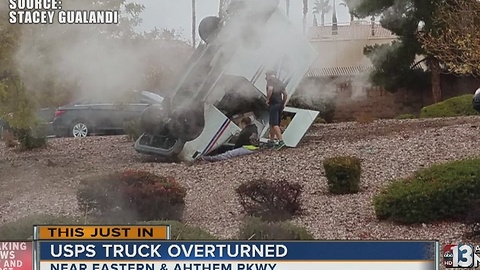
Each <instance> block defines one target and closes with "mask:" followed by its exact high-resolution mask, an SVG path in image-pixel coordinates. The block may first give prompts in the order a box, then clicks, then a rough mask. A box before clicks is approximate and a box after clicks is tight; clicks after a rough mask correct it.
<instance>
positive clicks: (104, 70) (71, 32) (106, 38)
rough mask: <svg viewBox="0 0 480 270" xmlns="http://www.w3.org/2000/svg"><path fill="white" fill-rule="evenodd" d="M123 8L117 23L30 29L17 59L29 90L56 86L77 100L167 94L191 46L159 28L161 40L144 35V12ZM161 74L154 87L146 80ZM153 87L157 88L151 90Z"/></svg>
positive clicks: (67, 4)
mask: <svg viewBox="0 0 480 270" xmlns="http://www.w3.org/2000/svg"><path fill="white" fill-rule="evenodd" d="M117 2H118V3H120V2H121V1H117ZM63 3H64V4H63V6H62V8H63V10H94V9H102V7H101V6H98V3H97V4H93V3H92V2H90V1H63ZM119 7H120V8H121V10H120V11H121V13H120V14H121V15H120V22H119V24H118V25H86V24H84V25H74V24H66V25H65V24H58V23H55V24H51V25H34V26H28V27H26V28H25V29H24V32H23V35H22V38H21V40H20V47H19V49H18V51H17V54H16V61H17V65H18V67H19V69H20V72H21V76H22V79H23V81H24V82H25V84H26V86H27V88H28V89H29V90H33V91H40V90H42V89H45V88H48V87H53V88H55V89H56V90H57V94H59V93H58V92H59V91H73V92H74V96H73V98H84V97H91V96H95V97H98V96H99V95H100V96H102V97H105V98H106V97H108V98H109V99H112V97H114V98H116V97H121V95H122V94H123V93H125V92H126V91H131V90H134V89H137V90H152V91H157V92H158V91H162V90H163V91H166V88H167V87H168V78H169V77H171V75H172V73H175V72H176V70H177V69H178V67H179V65H180V64H182V62H183V60H182V59H186V57H188V55H189V54H190V53H191V51H190V48H189V47H188V46H187V44H186V43H184V42H180V41H176V40H174V37H173V36H170V37H169V38H171V40H165V39H166V37H165V34H164V35H162V33H161V32H160V31H158V30H157V32H156V33H153V34H157V36H161V38H156V39H146V38H144V37H142V36H140V35H139V34H137V33H135V31H134V30H133V29H134V27H135V26H136V25H138V24H139V23H140V22H141V20H140V19H139V18H140V13H141V10H142V9H141V8H140V7H139V6H135V5H133V4H124V5H119ZM127 8H130V9H128V10H127ZM127 11H128V12H127ZM153 34H152V35H153ZM167 34H169V33H167ZM167 38H168V37H167ZM156 73H160V74H156ZM160 75H161V76H163V77H162V78H157V79H156V80H157V81H156V82H154V83H152V78H148V76H150V77H152V76H153V77H155V76H156V77H158V76H160ZM152 87H155V89H149V88H152ZM146 88H148V89H146Z"/></svg>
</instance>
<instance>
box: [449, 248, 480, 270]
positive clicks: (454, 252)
mask: <svg viewBox="0 0 480 270" xmlns="http://www.w3.org/2000/svg"><path fill="white" fill-rule="evenodd" d="M479 255H480V246H479V245H476V246H475V247H474V246H472V245H462V244H459V245H446V246H445V247H444V248H443V265H444V266H445V267H446V268H471V267H475V268H478V266H479V264H480V256H479Z"/></svg>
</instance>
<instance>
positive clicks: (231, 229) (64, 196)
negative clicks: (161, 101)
mask: <svg viewBox="0 0 480 270" xmlns="http://www.w3.org/2000/svg"><path fill="white" fill-rule="evenodd" d="M478 127H480V118H478V117H477V116H468V117H453V118H437V119H409V120H376V121H374V122H372V123H358V122H345V123H334V124H315V125H314V126H312V128H311V129H310V131H309V132H308V133H307V135H306V136H305V138H304V139H303V141H302V143H301V145H299V146H298V147H296V148H288V149H286V150H284V151H273V150H264V151H263V152H260V153H257V154H255V155H251V156H246V157H240V158H237V159H232V160H228V161H223V162H218V163H198V164H194V165H190V166H189V165H187V164H177V163H163V162H160V161H156V160H155V159H153V158H151V157H147V156H143V155H140V154H137V153H136V152H135V151H134V149H133V147H132V145H133V142H132V141H129V140H128V138H127V136H109V137H95V136H93V137H87V138H82V139H79V138H54V139H50V140H49V142H48V146H47V147H46V148H40V149H35V150H31V151H21V150H18V149H16V148H7V147H6V146H5V145H4V144H1V145H0V152H1V153H2V155H0V171H1V172H2V174H1V181H0V184H1V188H0V192H1V194H0V209H1V210H0V211H1V212H0V217H1V224H2V225H4V224H7V223H9V222H13V221H15V220H16V219H18V218H21V217H25V216H28V215H32V214H36V213H45V214H55V215H68V216H82V213H81V211H79V210H78V205H77V200H76V188H77V186H78V183H79V181H80V180H81V179H82V178H86V177H89V176H92V175H95V174H101V173H105V172H107V173H109V172H115V171H122V170H125V169H142V170H147V171H150V172H153V173H155V174H157V175H162V176H173V177H174V178H175V179H176V180H178V181H179V182H180V184H182V185H183V186H184V187H186V189H187V195H186V197H185V204H186V208H185V211H184V217H183V222H185V223H188V224H190V225H195V226H199V227H201V228H203V229H205V230H206V231H208V232H210V233H211V234H213V235H215V236H217V237H219V238H229V237H233V236H234V235H235V234H236V233H237V230H238V224H239V222H240V221H241V220H242V218H243V216H244V215H243V213H242V211H241V210H242V209H241V207H240V204H239V202H238V198H237V196H236V194H235V188H236V187H237V186H238V185H239V184H240V183H242V182H245V181H247V180H251V179H257V178H264V179H267V180H288V181H292V182H298V183H300V184H301V185H302V186H303V193H302V195H301V199H302V203H303V206H304V208H305V211H304V213H303V214H302V215H301V216H297V217H295V218H294V219H293V222H294V223H295V224H298V225H301V226H304V227H305V228H306V229H307V230H308V231H310V232H311V233H312V234H313V235H314V237H315V238H316V239H439V240H440V241H441V242H442V243H444V244H445V243H450V242H458V241H459V240H461V239H462V237H463V233H464V225H463V224H460V223H452V222H435V223H432V224H416V225H398V224H395V223H392V222H389V221H378V220H377V218H376V217H375V212H374V209H373V205H372V197H373V196H374V195H375V194H376V193H377V192H378V191H379V190H380V189H381V188H382V187H384V186H385V185H386V184H388V183H389V182H390V181H392V180H393V179H398V178H401V177H405V176H408V175H410V174H412V173H413V172H414V171H415V170H418V169H421V168H424V167H427V166H429V165H431V164H434V163H442V162H447V161H453V160H458V159H462V158H468V157H476V156H478V149H480V141H479V140H478V132H479V129H478ZM338 155H353V156H357V157H359V158H360V159H361V161H362V175H361V190H360V192H358V193H356V194H347V195H333V194H329V193H328V192H327V187H326V178H325V176H324V169H323V167H322V160H323V159H324V158H327V157H332V156H338Z"/></svg>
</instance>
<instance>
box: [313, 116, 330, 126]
mask: <svg viewBox="0 0 480 270" xmlns="http://www.w3.org/2000/svg"><path fill="white" fill-rule="evenodd" d="M313 123H315V124H326V123H327V121H325V119H323V118H322V117H320V116H318V117H317V118H315V121H314V122H313Z"/></svg>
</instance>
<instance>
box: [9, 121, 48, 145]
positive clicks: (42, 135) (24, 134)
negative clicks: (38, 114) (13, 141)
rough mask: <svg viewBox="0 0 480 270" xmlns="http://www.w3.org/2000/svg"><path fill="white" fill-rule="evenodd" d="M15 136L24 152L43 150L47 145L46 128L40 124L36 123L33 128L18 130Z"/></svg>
mask: <svg viewBox="0 0 480 270" xmlns="http://www.w3.org/2000/svg"><path fill="white" fill-rule="evenodd" d="M15 135H16V137H17V139H18V142H19V143H20V146H21V147H22V149H24V150H31V149H36V148H42V147H45V146H46V145H47V134H46V131H45V127H44V126H43V125H41V124H39V123H35V124H34V125H33V126H32V127H31V128H26V129H16V130H15Z"/></svg>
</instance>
